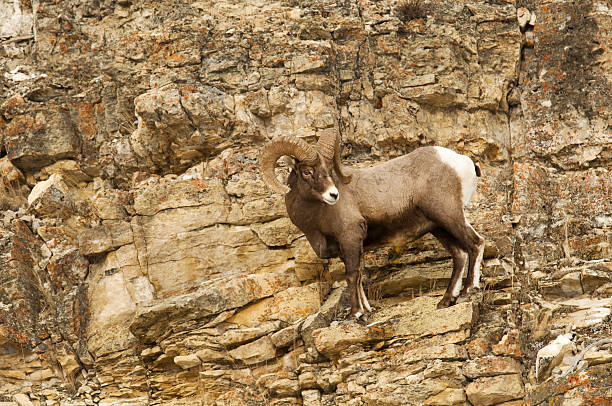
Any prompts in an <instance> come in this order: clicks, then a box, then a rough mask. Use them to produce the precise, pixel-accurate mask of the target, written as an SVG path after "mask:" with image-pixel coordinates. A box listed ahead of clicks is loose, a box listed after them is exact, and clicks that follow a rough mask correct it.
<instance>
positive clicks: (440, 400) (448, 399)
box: [425, 388, 467, 406]
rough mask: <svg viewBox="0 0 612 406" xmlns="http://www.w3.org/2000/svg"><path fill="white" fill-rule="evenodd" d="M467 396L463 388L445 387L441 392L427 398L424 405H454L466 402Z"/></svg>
mask: <svg viewBox="0 0 612 406" xmlns="http://www.w3.org/2000/svg"><path fill="white" fill-rule="evenodd" d="M466 400H467V397H466V396H465V391H464V390H463V389H455V388H446V389H444V390H443V391H442V392H440V393H438V394H437V395H434V396H432V397H430V398H428V399H427V400H426V401H425V404H426V405H431V406H455V405H464V404H466Z"/></svg>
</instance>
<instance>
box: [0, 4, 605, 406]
mask: <svg viewBox="0 0 612 406" xmlns="http://www.w3.org/2000/svg"><path fill="white" fill-rule="evenodd" d="M404 4H406V5H407V6H406V7H402V4H399V5H398V3H397V2H395V1H389V0H380V1H375V0H372V1H369V0H363V1H358V2H350V1H331V0H322V1H315V2H312V1H300V0H291V1H289V0H283V1H279V2H272V1H267V0H258V1H252V2H236V1H231V0H221V1H178V0H163V1H131V0H100V1H93V2H81V1H76V0H66V1H61V2H58V1H51V0H43V1H39V0H35V1H30V0H0V45H1V47H0V81H1V82H0V83H1V84H2V86H0V155H1V158H0V172H1V173H2V177H1V183H0V190H1V193H0V210H1V212H0V217H1V218H2V222H1V223H0V247H1V249H0V404H2V405H15V404H18V405H30V404H35V405H58V404H60V405H83V404H86V405H93V404H98V405H105V406H110V405H156V404H162V405H193V404H202V405H264V404H273V405H294V404H296V405H300V404H303V405H310V406H314V405H317V406H318V405H351V406H357V405H470V404H471V405H475V406H476V405H506V406H511V405H512V406H514V405H524V404H526V405H540V404H554V405H566V406H569V405H603V404H609V403H610V402H612V390H611V389H610V388H611V387H612V380H611V379H612V378H611V377H612V346H611V345H610V343H609V340H607V341H606V339H608V338H610V337H612V322H611V317H610V313H611V308H612V299H611V297H612V262H611V261H610V256H611V255H610V254H611V248H610V240H611V236H612V233H611V230H610V227H611V225H612V217H611V213H612V203H611V202H612V193H611V179H612V176H610V166H611V163H612V130H611V123H612V117H611V114H612V108H611V104H610V100H612V94H611V93H612V90H611V89H612V85H611V80H612V59H611V58H612V51H611V49H610V45H609V44H610V43H611V40H612V31H611V27H612V9H611V8H610V4H609V3H608V2H606V1H602V0H600V1H598V0H592V1H591V0H590V1H580V2H579V1H569V0H560V1H543V2H536V1H531V0H517V1H512V0H497V1H479V0H462V1H444V0H443V1H430V2H414V1H407V2H405V3H404ZM410 6H412V7H410ZM327 132H334V133H339V134H341V136H342V139H343V144H344V146H343V154H342V155H343V160H344V161H345V162H346V163H348V164H352V165H367V164H371V163H375V162H378V161H383V160H386V159H389V158H392V157H394V156H398V155H401V154H403V153H406V152H409V151H411V150H412V149H414V148H416V147H418V146H421V145H434V144H435V145H443V146H447V147H450V148H453V149H455V150H457V151H459V152H462V153H464V154H467V155H469V156H470V157H472V158H473V159H474V160H476V161H478V162H479V164H480V166H481V168H482V172H483V178H482V179H483V181H482V183H481V184H480V185H479V188H478V190H477V193H476V195H475V197H474V199H473V201H472V203H471V204H470V206H469V207H468V209H467V211H468V216H469V218H470V219H471V222H472V224H474V226H475V228H476V229H477V230H478V231H479V232H480V233H481V234H483V235H484V236H485V237H486V238H487V247H486V252H485V261H484V269H483V282H484V286H485V287H484V289H483V292H482V293H480V294H478V295H476V296H475V297H474V298H473V300H472V301H471V302H469V303H462V304H460V305H456V306H453V307H451V308H448V309H443V310H435V303H436V301H437V298H436V296H439V295H440V294H441V292H442V290H443V289H444V287H445V284H446V283H447V280H448V278H449V276H450V260H449V257H448V255H447V254H446V253H445V252H444V250H443V249H442V247H441V246H439V245H438V244H437V242H435V240H433V239H432V238H424V239H422V240H420V241H417V242H412V243H408V244H402V245H401V246H399V247H386V248H381V249H378V250H376V251H373V252H368V253H367V254H366V255H365V259H364V262H365V268H366V271H367V274H368V280H367V291H368V295H369V297H370V298H372V299H373V300H372V302H373V304H374V306H375V308H376V309H375V311H374V313H373V314H372V315H371V316H370V319H369V320H368V322H369V323H370V324H369V325H368V326H364V325H361V324H357V323H354V322H351V321H347V320H345V316H346V309H347V303H346V291H345V290H346V289H345V284H344V282H343V265H342V263H341V262H339V261H338V260H333V261H321V260H318V259H317V258H316V256H315V255H314V253H313V252H312V250H311V249H310V247H309V245H308V244H307V242H306V241H305V239H304V237H303V236H302V235H301V234H300V232H299V230H297V229H296V228H295V227H294V226H292V224H291V223H290V221H289V220H288V219H287V217H286V213H285V209H284V203H283V200H282V197H281V196H280V195H276V194H272V193H271V192H270V191H269V190H267V189H266V188H265V187H264V185H263V183H262V181H261V178H260V175H259V171H258V168H257V156H258V151H259V149H260V147H261V146H262V145H263V144H264V143H265V142H266V141H267V140H269V139H271V138H273V137H275V136H277V135H281V134H292V135H296V136H300V137H303V138H304V139H306V140H307V141H310V142H314V141H315V140H316V138H317V137H318V136H320V135H321V134H324V133H327ZM590 344H595V345H594V346H592V347H590ZM587 347H588V348H587ZM582 350H588V351H584V352H581V351H582ZM579 353H580V355H579ZM574 360H576V361H579V363H578V365H577V366H576V367H573V366H572V365H571V364H572V362H573V361H574ZM563 373H567V375H566V376H563V375H562V374H563Z"/></svg>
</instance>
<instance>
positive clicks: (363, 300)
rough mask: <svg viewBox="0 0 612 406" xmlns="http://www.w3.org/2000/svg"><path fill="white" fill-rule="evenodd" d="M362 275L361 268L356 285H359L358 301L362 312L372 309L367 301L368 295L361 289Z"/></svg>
mask: <svg viewBox="0 0 612 406" xmlns="http://www.w3.org/2000/svg"><path fill="white" fill-rule="evenodd" d="M362 277H363V269H360V270H359V282H358V286H359V303H360V306H361V311H362V312H363V313H369V312H371V311H372V306H370V303H369V302H368V297H367V296H366V294H365V291H364V290H363V281H362Z"/></svg>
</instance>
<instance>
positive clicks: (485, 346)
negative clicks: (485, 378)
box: [467, 337, 489, 358]
mask: <svg viewBox="0 0 612 406" xmlns="http://www.w3.org/2000/svg"><path fill="white" fill-rule="evenodd" d="M467 350H468V354H470V358H478V357H484V356H485V355H487V354H488V353H489V342H488V341H487V340H486V339H484V338H482V337H478V338H475V339H473V340H472V341H470V342H469V344H468V345H467Z"/></svg>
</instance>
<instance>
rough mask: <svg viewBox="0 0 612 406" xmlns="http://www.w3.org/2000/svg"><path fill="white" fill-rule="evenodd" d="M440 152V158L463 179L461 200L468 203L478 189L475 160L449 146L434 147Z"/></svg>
mask: <svg viewBox="0 0 612 406" xmlns="http://www.w3.org/2000/svg"><path fill="white" fill-rule="evenodd" d="M434 148H435V149H436V152H437V153H438V158H439V159H440V160H441V161H442V162H444V163H445V164H447V165H448V166H450V167H451V168H453V170H454V171H455V173H456V174H457V176H458V177H459V179H460V181H461V200H462V201H463V205H464V206H465V205H467V204H468V203H469V201H470V199H471V198H472V195H473V194H474V192H475V191H476V186H477V185H478V177H477V176H476V168H475V167H474V162H472V160H471V159H470V158H469V157H467V156H465V155H461V154H458V153H456V152H455V151H452V150H450V149H448V148H444V147H438V146H436V147H434Z"/></svg>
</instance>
